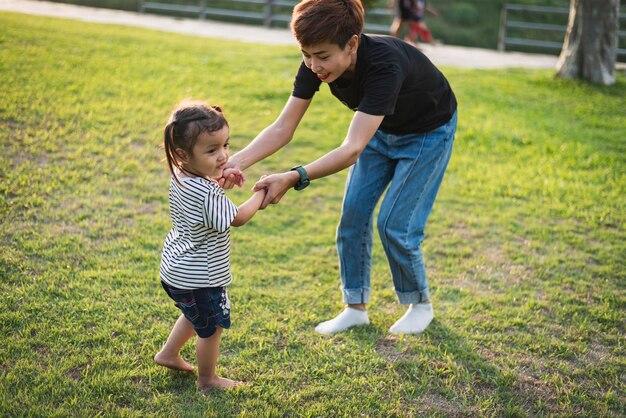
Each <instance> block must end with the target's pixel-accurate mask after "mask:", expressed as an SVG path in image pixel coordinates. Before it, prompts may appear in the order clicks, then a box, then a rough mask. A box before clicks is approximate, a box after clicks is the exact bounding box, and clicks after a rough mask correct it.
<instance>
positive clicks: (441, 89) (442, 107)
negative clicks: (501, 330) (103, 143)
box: [220, 0, 457, 334]
mask: <svg viewBox="0 0 626 418" xmlns="http://www.w3.org/2000/svg"><path fill="white" fill-rule="evenodd" d="M363 24H364V9H363V5H362V4H361V1H360V0H303V1H301V2H299V3H298V4H297V5H296V6H295V7H294V10H293V15H292V19H291V28H292V31H293V33H294V35H295V38H296V41H297V42H298V45H299V47H300V52H301V53H302V58H303V59H302V62H301V64H300V67H299V69H298V71H297V74H296V76H295V82H294V85H293V86H294V87H293V90H292V94H291V97H290V98H289V99H288V100H287V103H286V104H285V106H284V107H283V110H282V112H281V113H280V115H279V116H278V118H277V119H276V120H275V121H274V123H272V124H271V125H270V126H268V127H267V128H265V129H264V130H263V131H262V132H261V133H260V134H259V135H258V136H257V137H256V138H255V139H254V141H252V142H251V143H250V144H249V145H248V146H246V147H245V148H244V149H243V150H241V151H240V152H238V153H237V154H235V155H233V158H231V159H230V161H229V162H228V164H227V170H226V174H225V176H224V178H223V179H221V180H220V181H221V182H222V184H223V186H224V187H225V188H229V187H232V184H233V182H235V181H236V182H239V181H240V178H239V177H238V175H237V174H236V173H238V172H239V170H242V169H246V168H247V167H250V166H251V165H253V164H254V163H256V162H257V161H260V160H262V159H264V158H266V157H267V156H269V155H271V154H273V153H274V152H276V151H278V150H279V149H281V148H282V147H284V146H285V145H287V144H288V143H289V142H290V141H291V139H292V138H293V137H294V134H295V131H296V128H297V127H298V124H299V123H300V121H301V120H302V118H303V117H304V115H305V113H306V112H307V110H308V108H309V106H311V105H312V101H313V98H314V96H315V94H316V92H317V91H318V90H319V89H320V86H321V85H322V84H327V85H328V86H329V87H330V92H331V93H332V95H333V96H335V97H336V98H337V99H339V100H340V101H341V102H342V103H344V104H345V105H346V106H347V107H348V108H349V109H350V110H352V111H353V112H354V116H353V118H352V122H351V123H350V125H349V126H348V127H347V130H346V136H345V138H336V144H337V146H336V147H335V148H334V149H332V150H329V151H328V152H327V153H326V154H325V155H323V156H321V157H320V158H318V159H317V160H315V161H312V162H309V163H308V164H304V163H302V165H296V164H294V165H296V167H294V168H293V169H291V170H289V169H288V167H285V168H287V170H286V171H285V172H282V173H277V174H272V175H270V176H267V177H266V178H264V179H262V180H261V181H259V182H257V184H256V185H255V190H262V189H266V190H267V192H266V196H265V199H264V201H263V205H262V207H265V206H266V205H268V204H269V203H278V202H279V201H280V200H281V198H282V196H283V195H284V194H285V193H286V192H287V190H289V189H290V188H295V189H296V190H301V191H300V192H299V193H306V189H305V188H306V187H307V186H308V185H309V183H310V182H311V181H314V180H316V179H319V178H322V177H325V176H329V175H331V174H333V173H336V172H338V171H340V170H343V169H346V168H348V167H349V168H350V172H349V174H348V176H347V180H346V182H347V184H346V188H345V194H344V200H343V206H342V213H341V219H340V222H339V227H338V229H337V249H338V253H339V267H340V275H341V281H342V294H343V300H344V302H345V304H346V305H347V307H346V309H345V310H344V311H343V312H342V313H341V314H339V315H338V316H337V317H335V318H333V319H331V320H329V321H325V322H322V323H320V324H319V325H318V326H317V327H316V328H315V329H316V331H317V332H320V333H322V334H333V333H336V332H340V331H344V330H346V329H348V328H351V327H354V326H356V325H360V324H368V323H369V317H368V315H367V311H366V305H367V304H368V303H369V301H370V293H371V288H370V270H371V251H372V237H373V227H374V210H375V208H376V205H377V203H378V200H379V199H380V198H381V197H382V199H383V200H382V203H381V205H380V211H379V214H378V222H377V227H378V233H379V235H380V239H381V241H382V244H383V247H384V249H385V253H386V255H387V259H388V261H389V266H390V269H391V279H392V280H393V284H394V288H395V290H396V294H397V296H398V300H399V302H400V303H401V304H404V305H408V309H407V311H406V314H405V315H404V316H403V317H401V318H400V319H399V320H398V321H396V322H395V324H393V325H392V326H391V328H390V329H389V331H390V332H391V333H396V334H413V333H420V332H422V331H424V330H425V329H426V327H428V325H429V324H430V322H431V320H432V319H433V317H434V311H433V306H432V303H431V299H430V292H429V288H428V280H427V278H426V268H425V266H424V259H423V254H422V241H423V240H424V231H425V228H426V221H427V220H428V216H429V215H430V212H431V209H432V207H433V204H434V202H435V197H436V196H437V192H438V190H439V186H440V185H441V182H442V180H443V176H444V174H445V171H446V167H447V165H448V161H449V159H450V156H451V153H452V145H453V143H454V134H455V131H456V121H457V112H456V110H457V102H456V98H455V96H454V93H453V92H452V89H451V87H450V84H449V83H448V80H446V78H445V77H444V75H443V74H442V73H441V72H440V71H439V70H438V69H437V68H436V67H435V66H434V65H433V64H432V62H430V60H429V59H428V58H427V57H426V56H425V55H424V54H422V53H421V52H420V51H419V50H417V49H416V48H414V47H413V46H412V45H409V44H407V43H406V42H404V41H402V40H400V39H397V38H393V37H390V36H376V35H367V34H364V33H363ZM324 133H325V132H324V125H323V124H320V126H319V133H318V134H319V135H324ZM230 170H233V175H232V176H231V174H230ZM302 190H304V191H302ZM383 195H384V197H383Z"/></svg>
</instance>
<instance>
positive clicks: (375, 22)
mask: <svg viewBox="0 0 626 418" xmlns="http://www.w3.org/2000/svg"><path fill="white" fill-rule="evenodd" d="M188 3H190V4H174V3H166V2H158V1H144V0H140V1H139V12H140V13H145V12H146V11H163V12H177V13H182V14H190V15H197V16H198V18H199V19H206V18H217V19H219V18H230V19H235V20H241V21H253V22H255V23H259V24H262V25H264V26H267V27H272V26H276V25H277V24H278V25H283V26H287V25H288V24H289V22H290V20H291V11H292V10H293V7H294V6H295V5H296V4H297V3H298V1H294V0H230V1H228V2H224V1H222V2H211V0H197V1H195V2H188ZM192 3H193V4H192ZM211 3H213V4H216V3H217V4H218V5H219V6H217V7H215V6H210V5H209V4H211ZM366 19H367V21H366V25H365V30H367V31H368V32H372V33H389V27H390V26H391V21H392V20H393V12H392V11H391V10H387V9H371V10H368V11H367V15H366Z"/></svg>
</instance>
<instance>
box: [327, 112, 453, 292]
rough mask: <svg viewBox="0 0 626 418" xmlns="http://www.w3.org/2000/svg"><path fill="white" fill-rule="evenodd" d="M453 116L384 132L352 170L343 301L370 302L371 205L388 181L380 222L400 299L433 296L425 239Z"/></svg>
mask: <svg viewBox="0 0 626 418" xmlns="http://www.w3.org/2000/svg"><path fill="white" fill-rule="evenodd" d="M456 120H457V115H456V112H455V114H454V116H452V119H450V121H449V122H447V123H446V124H444V125H442V126H440V127H439V128H437V129H434V130H432V131H430V132H427V133H424V134H410V135H392V134H389V133H386V132H383V131H380V130H379V131H377V132H376V134H375V135H374V137H373V138H372V139H371V140H370V142H369V143H368V145H367V146H366V147H365V150H363V153H362V154H361V156H360V157H359V159H358V160H357V162H356V164H354V165H353V166H352V167H351V168H350V172H349V174H348V178H347V180H346V191H345V195H344V199H343V207H342V213H341V221H340V223H339V227H338V228H337V249H338V252H339V265H340V269H341V282H342V285H343V286H342V288H343V301H344V303H348V304H357V303H368V302H369V300H370V271H371V261H372V235H373V224H374V209H375V207H376V204H377V203H378V200H379V199H380V196H381V195H382V194H383V192H384V191H385V189H386V188H387V186H389V188H388V190H387V193H386V194H385V197H384V199H383V202H382V204H381V207H380V213H379V214H378V223H377V225H378V233H379V235H380V239H381V241H382V244H383V247H384V249H385V253H386V254H387V259H388V261H389V267H390V268H391V275H392V277H393V285H394V288H395V291H396V294H397V295H398V300H399V301H400V303H402V304H409V303H419V302H422V301H426V300H428V299H429V293H428V281H427V279H426V268H425V267H424V260H423V256H422V245H421V244H422V241H423V240H424V228H425V226H426V221H427V220H428V216H429V215H430V212H431V209H432V207H433V204H434V202H435V197H436V196H437V192H438V190H439V186H440V185H441V181H442V180H443V175H444V173H445V171H446V167H447V166H448V161H449V160H450V155H451V154H452V144H453V142H454V134H455V132H456Z"/></svg>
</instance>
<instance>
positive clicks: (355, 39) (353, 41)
mask: <svg viewBox="0 0 626 418" xmlns="http://www.w3.org/2000/svg"><path fill="white" fill-rule="evenodd" d="M348 47H349V48H350V53H356V50H357V49H358V48H359V35H352V38H350V40H349V41H348Z"/></svg>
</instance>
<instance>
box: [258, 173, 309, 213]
mask: <svg viewBox="0 0 626 418" xmlns="http://www.w3.org/2000/svg"><path fill="white" fill-rule="evenodd" d="M299 179H300V175H299V174H298V172H296V171H288V172H286V173H280V174H271V175H269V176H267V177H262V178H261V179H260V180H259V181H257V182H256V184H255V185H254V187H253V188H252V190H254V191H255V192H256V191H258V190H261V189H265V191H266V192H265V199H263V203H262V204H261V209H265V208H266V207H267V205H269V204H270V203H272V204H276V203H278V202H280V199H282V197H283V195H284V194H285V193H287V190H289V189H290V188H292V187H293V186H295V184H296V183H297V182H298V180H299Z"/></svg>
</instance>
